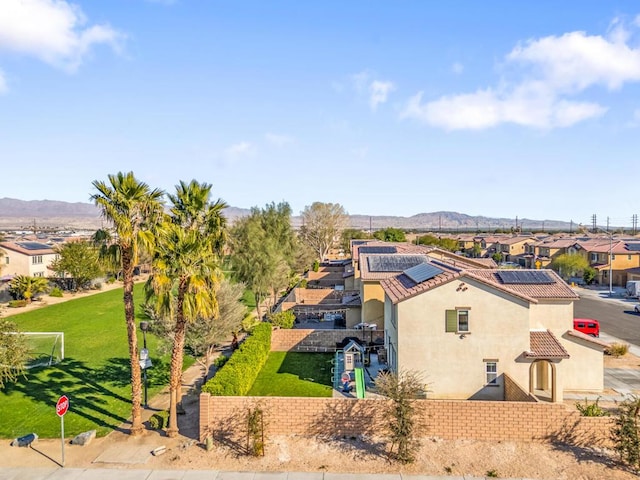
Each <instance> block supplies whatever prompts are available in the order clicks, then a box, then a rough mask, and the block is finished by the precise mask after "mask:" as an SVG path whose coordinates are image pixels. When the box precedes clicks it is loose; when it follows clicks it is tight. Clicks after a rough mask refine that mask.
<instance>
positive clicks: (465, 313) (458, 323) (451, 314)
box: [445, 307, 469, 333]
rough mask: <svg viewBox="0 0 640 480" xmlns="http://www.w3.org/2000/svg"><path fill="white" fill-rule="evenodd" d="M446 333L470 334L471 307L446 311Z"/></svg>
mask: <svg viewBox="0 0 640 480" xmlns="http://www.w3.org/2000/svg"><path fill="white" fill-rule="evenodd" d="M445 321H446V324H445V331H446V332H453V333H468V332H469V307H456V309H455V310H447V311H446V320H445Z"/></svg>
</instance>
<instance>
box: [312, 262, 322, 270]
mask: <svg viewBox="0 0 640 480" xmlns="http://www.w3.org/2000/svg"><path fill="white" fill-rule="evenodd" d="M311 268H312V269H313V271H314V272H317V271H318V270H320V262H319V261H318V260H314V262H313V267H311Z"/></svg>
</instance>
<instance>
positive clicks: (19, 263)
mask: <svg viewBox="0 0 640 480" xmlns="http://www.w3.org/2000/svg"><path fill="white" fill-rule="evenodd" d="M4 252H5V255H4V257H3V262H2V264H3V266H4V268H3V269H2V274H3V275H27V276H29V277H34V276H43V277H50V276H51V275H52V272H51V271H50V270H49V269H48V268H47V267H48V266H49V265H51V263H52V262H53V261H54V260H55V258H56V254H55V253H52V254H48V255H42V263H38V264H33V263H31V262H32V257H30V256H29V255H24V254H22V253H19V252H14V251H13V250H9V249H7V248H5V249H4ZM6 257H8V258H9V263H7V262H6ZM36 274H41V275H36Z"/></svg>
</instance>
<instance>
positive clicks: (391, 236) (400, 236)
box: [373, 227, 407, 242]
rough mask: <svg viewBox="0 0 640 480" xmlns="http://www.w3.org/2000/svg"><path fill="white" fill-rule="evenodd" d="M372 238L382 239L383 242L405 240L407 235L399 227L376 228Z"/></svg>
mask: <svg viewBox="0 0 640 480" xmlns="http://www.w3.org/2000/svg"><path fill="white" fill-rule="evenodd" d="M373 238H377V239H378V240H382V241H383V242H406V241H407V236H406V235H405V233H404V232H403V231H402V230H400V229H399V228H392V227H388V228H385V229H384V230H378V231H377V232H375V233H374V234H373Z"/></svg>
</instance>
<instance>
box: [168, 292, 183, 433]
mask: <svg viewBox="0 0 640 480" xmlns="http://www.w3.org/2000/svg"><path fill="white" fill-rule="evenodd" d="M185 294H186V284H184V283H182V282H181V284H180V286H179V287H178V298H177V305H176V328H175V330H174V336H173V350H172V352H171V370H170V379H169V428H168V429H167V436H168V437H175V436H177V435H178V402H179V401H180V394H181V393H182V362H183V356H184V337H185V330H186V326H187V322H186V319H185V316H184V311H183V308H184V296H185Z"/></svg>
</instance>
